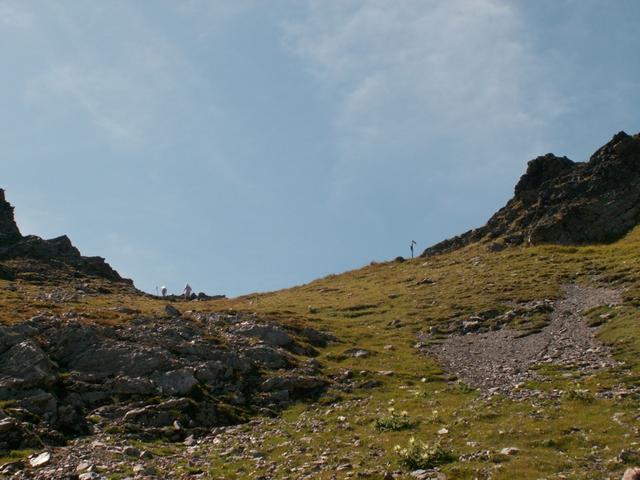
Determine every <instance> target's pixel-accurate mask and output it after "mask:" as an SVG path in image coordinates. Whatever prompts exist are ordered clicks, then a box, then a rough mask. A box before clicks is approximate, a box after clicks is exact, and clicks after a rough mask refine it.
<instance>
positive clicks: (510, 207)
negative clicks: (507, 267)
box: [423, 132, 640, 256]
mask: <svg viewBox="0 0 640 480" xmlns="http://www.w3.org/2000/svg"><path fill="white" fill-rule="evenodd" d="M639 222H640V134H638V135H634V136H630V135H627V134H626V133H624V132H620V133H618V134H616V135H615V136H614V137H613V139H612V140H611V141H610V142H609V143H607V144H606V145H604V146H603V147H601V148H600V149H599V150H597V151H596V152H595V153H594V154H593V155H592V156H591V159H590V160H589V161H588V162H583V163H575V162H573V161H571V160H569V159H568V158H566V157H556V156H555V155H553V154H547V155H544V156H542V157H538V158H536V159H534V160H531V161H530V162H529V163H528V165H527V171H526V173H525V174H524V175H523V176H522V178H521V179H520V181H519V182H518V184H517V185H516V187H515V192H514V197H513V198H512V199H511V200H509V202H508V203H507V205H506V206H504V207H503V208H502V209H500V210H499V211H498V212H497V213H496V214H495V215H494V216H493V217H491V219H490V220H489V221H488V222H487V224H486V225H485V226H483V227H481V228H478V229H476V230H471V231H469V232H466V233H464V234H462V235H460V236H457V237H454V238H451V239H448V240H445V241H443V242H440V243H438V244H436V245H434V246H432V247H430V248H428V249H427V250H425V252H424V253H423V256H428V255H434V254H439V253H444V252H449V251H452V250H456V249H458V248H462V247H464V246H466V245H469V244H470V243H474V242H479V241H484V242H492V244H491V245H492V248H503V247H506V246H511V245H520V244H540V243H557V244H564V245H579V244H589V243H604V242H612V241H615V240H618V239H619V238H621V237H622V236H624V235H625V234H626V233H627V232H629V230H631V229H632V228H633V227H635V226H636V225H637V224H638V223H639Z"/></svg>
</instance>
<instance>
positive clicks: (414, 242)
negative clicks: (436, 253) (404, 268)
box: [409, 240, 417, 258]
mask: <svg viewBox="0 0 640 480" xmlns="http://www.w3.org/2000/svg"><path fill="white" fill-rule="evenodd" d="M414 245H417V243H416V241H415V240H411V243H410V244H409V248H410V249H411V258H413V246H414Z"/></svg>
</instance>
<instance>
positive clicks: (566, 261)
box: [0, 134, 640, 480]
mask: <svg viewBox="0 0 640 480" xmlns="http://www.w3.org/2000/svg"><path fill="white" fill-rule="evenodd" d="M639 144H640V136H638V135H635V136H628V135H626V134H618V135H616V136H615V137H614V138H613V140H612V141H611V142H609V143H608V144H607V145H605V146H604V147H603V148H602V149H600V150H598V152H596V153H595V154H594V156H593V157H592V158H591V160H590V161H589V162H586V163H574V162H572V161H571V160H568V159H564V158H559V157H555V156H549V155H547V156H545V157H540V158H538V159H535V160H533V161H532V162H530V163H529V165H528V168H527V172H526V173H525V175H524V176H523V178H522V179H521V180H520V182H519V183H518V186H517V187H516V190H515V196H514V199H512V200H511V201H510V202H509V203H508V204H507V206H506V207H505V208H503V209H502V210H500V211H499V212H498V213H497V214H496V215H495V216H494V217H493V218H492V219H491V220H489V222H488V224H487V225H486V226H485V227H482V228H481V229H478V230H476V231H472V232H469V233H467V234H464V235H462V236H460V237H457V238H456V239H452V240H449V241H446V242H443V243H442V244H439V246H436V247H435V248H432V249H428V250H427V252H425V256H423V257H421V258H417V259H413V260H400V259H399V260H396V261H392V262H384V263H372V264H371V265H368V266H366V267H363V268H361V269H358V270H355V271H351V272H347V273H344V274H341V275H331V276H329V277H326V278H323V279H319V280H317V281H314V282H312V283H310V284H307V285H302V286H298V287H294V288H291V289H286V290H281V291H277V292H271V293H266V294H255V295H246V296H243V297H239V298H235V299H218V300H206V301H186V300H172V301H171V303H170V304H168V303H167V301H166V300H164V299H159V298H156V297H153V296H150V295H146V294H143V293H141V292H139V291H137V290H135V289H134V288H133V287H132V285H131V284H130V283H128V282H127V281H125V280H122V279H121V278H120V276H119V275H117V273H115V272H113V273H111V272H112V270H111V269H110V267H109V270H107V269H106V267H108V266H107V265H106V264H104V263H102V262H101V261H100V260H86V259H85V257H82V256H81V255H80V254H79V253H78V254H77V255H76V254H75V252H74V254H70V253H69V254H61V253H59V251H58V250H57V249H54V253H53V254H51V255H48V256H46V257H43V256H42V255H39V254H38V253H37V252H39V251H40V249H41V248H44V247H42V243H41V242H47V241H45V240H40V239H38V240H25V238H26V239H29V238H30V237H22V235H21V234H20V232H19V231H18V229H17V227H15V222H13V211H12V209H11V207H10V206H8V204H6V203H5V202H4V198H3V199H2V200H3V202H0V204H1V203H5V204H4V206H2V205H0V207H2V208H1V210H0V230H1V232H0V238H2V239H3V240H2V242H4V243H3V244H0V245H6V246H5V247H0V248H4V250H1V252H4V253H2V256H0V269H1V271H3V272H6V273H5V274H3V275H2V276H0V277H1V278H0V286H1V287H2V288H1V290H0V292H1V293H0V319H1V321H2V326H0V465H4V466H2V467H0V478H2V476H3V475H4V477H6V478H16V479H27V478H36V479H45V478H80V479H82V480H86V479H99V478H108V479H122V478H127V477H129V478H184V479H188V478H214V479H222V478H225V479H226V478H247V479H249V478H250V479H256V478H263V479H270V478H282V479H299V478H307V479H316V478H317V479H332V478H371V479H383V478H384V479H391V478H398V479H403V478H407V479H415V478H422V479H435V478H437V479H443V478H448V479H475V478H478V479H513V478H536V479H538V478H539V479H542V478H544V479H562V478H565V479H602V478H611V479H614V478H616V479H617V478H621V477H622V475H623V473H624V472H625V470H627V469H628V468H631V467H635V466H640V443H639V442H640V410H639V408H640V336H639V335H638V333H639V326H640V325H639V320H640V316H639V314H638V308H640V262H639V261H638V254H637V252H638V251H639V249H640V227H637V224H638V220H639V219H638V217H637V215H638V212H639V211H638V192H640V190H638V186H639V180H640V158H639V156H638V152H639V151H640V149H639V148H638V145H639ZM14 227H15V228H14ZM31 238H33V237H31ZM35 238H37V237H35ZM25 242H27V243H28V242H33V243H35V244H37V245H39V246H38V248H36V249H35V250H34V249H31V248H26V247H22V246H21V245H24V244H25ZM49 242H51V241H49ZM64 243H66V242H64ZM69 245H70V243H69ZM62 251H64V252H70V251H71V250H70V249H69V248H67V247H65V248H63V249H62ZM34 252H36V253H34ZM76 252H77V251H76ZM95 265H100V268H95ZM116 275H117V276H116Z"/></svg>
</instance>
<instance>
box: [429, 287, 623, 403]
mask: <svg viewBox="0 0 640 480" xmlns="http://www.w3.org/2000/svg"><path fill="white" fill-rule="evenodd" d="M564 293H565V296H564V298H562V299H561V300H559V301H557V302H555V305H554V308H553V311H552V313H551V319H550V322H549V324H548V325H547V326H546V327H544V328H543V329H542V330H541V331H540V332H539V333H533V334H530V335H526V336H523V335H522V332H521V331H518V330H515V329H511V328H502V329H500V330H495V331H488V332H482V333H467V334H466V335H453V336H449V337H448V338H446V339H445V340H444V341H443V342H442V343H439V344H431V345H429V346H428V347H427V351H428V352H429V353H430V354H432V355H434V356H435V357H436V358H437V359H438V361H439V362H440V363H441V364H442V366H443V368H444V369H445V370H446V371H448V372H450V373H453V374H455V375H456V376H457V377H458V378H459V379H461V380H462V381H463V382H465V383H467V384H468V385H471V386H473V387H476V388H480V389H482V390H483V391H485V392H490V393H494V392H496V393H502V394H505V395H508V396H510V397H522V396H528V395H530V393H531V391H527V390H522V389H521V388H520V387H521V386H522V385H523V383H525V382H527V381H530V380H534V379H536V378H538V375H537V374H536V372H535V371H534V370H533V369H532V367H533V366H534V365H540V364H541V363H554V364H559V365H563V366H571V367H574V368H577V369H578V370H579V372H581V373H589V372H594V371H597V370H600V369H605V368H610V367H613V366H615V365H616V362H615V361H614V360H613V358H612V357H611V353H610V351H609V349H608V348H607V347H606V346H604V345H602V343H601V342H599V341H598V340H597V339H596V338H595V335H594V333H595V329H594V328H591V327H589V326H588V325H587V323H586V321H585V319H584V317H583V316H582V312H584V311H586V310H588V309H590V308H594V307H597V306H601V305H611V306H613V305H617V304H619V303H620V302H621V295H620V292H619V291H616V290H612V289H607V288H602V287H590V286H582V285H568V286H565V287H564Z"/></svg>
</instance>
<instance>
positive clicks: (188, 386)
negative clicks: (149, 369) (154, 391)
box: [151, 368, 198, 395]
mask: <svg viewBox="0 0 640 480" xmlns="http://www.w3.org/2000/svg"><path fill="white" fill-rule="evenodd" d="M151 379H152V380H153V382H154V383H155V384H156V385H157V386H158V388H159V389H160V391H161V392H162V393H164V394H165V395H187V394H188V393H190V392H191V390H193V388H194V387H195V386H196V385H197V384H198V380H196V378H195V376H194V375H193V370H192V369H189V368H183V369H180V370H172V371H169V372H156V373H154V374H153V375H152V377H151Z"/></svg>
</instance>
